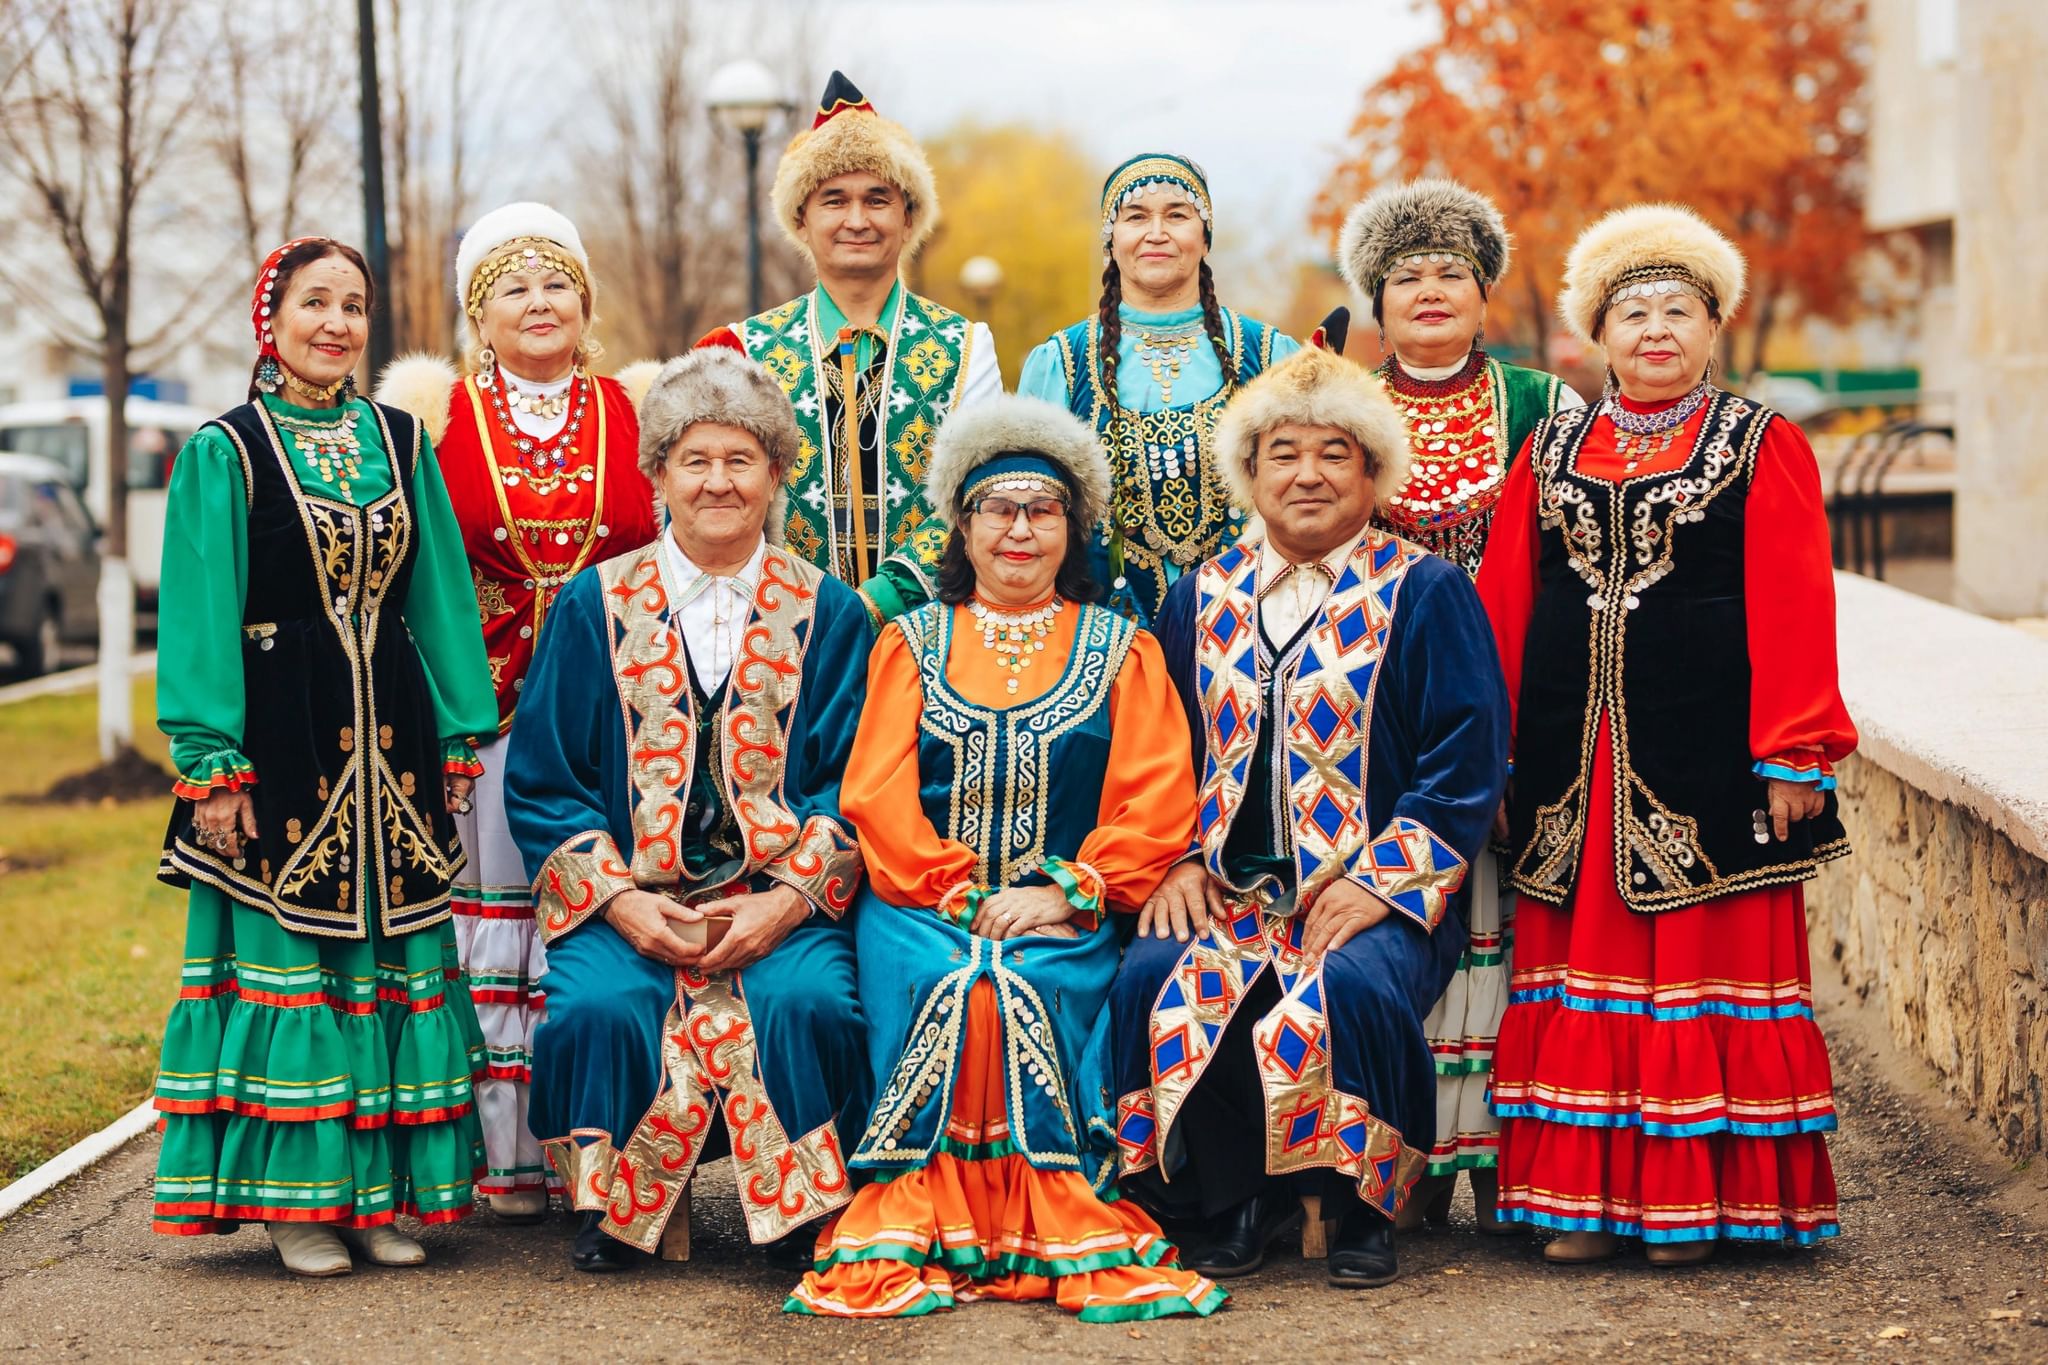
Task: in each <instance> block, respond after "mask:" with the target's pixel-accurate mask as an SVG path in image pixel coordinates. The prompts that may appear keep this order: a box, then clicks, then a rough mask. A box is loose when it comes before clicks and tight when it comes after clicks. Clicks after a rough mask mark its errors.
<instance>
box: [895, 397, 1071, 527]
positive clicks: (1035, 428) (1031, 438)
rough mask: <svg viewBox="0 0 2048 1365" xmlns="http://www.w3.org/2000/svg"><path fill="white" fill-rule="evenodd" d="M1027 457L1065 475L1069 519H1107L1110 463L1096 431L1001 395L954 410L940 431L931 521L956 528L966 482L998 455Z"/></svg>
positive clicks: (929, 491) (931, 472) (928, 494)
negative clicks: (1040, 458)
mask: <svg viewBox="0 0 2048 1365" xmlns="http://www.w3.org/2000/svg"><path fill="white" fill-rule="evenodd" d="M1023 452H1035V453H1037V454H1039V455H1043V456H1045V458H1046V459H1048V460H1050V461H1052V463H1053V464H1055V465H1057V466H1058V467H1059V468H1060V469H1062V470H1064V471H1065V472H1066V481H1067V486H1068V487H1070V488H1071V489H1073V497H1072V501H1071V504H1070V506H1069V509H1068V516H1069V518H1070V519H1073V520H1077V521H1080V522H1081V523H1082V524H1083V525H1086V526H1095V525H1097V524H1099V523H1100V522H1101V521H1102V519H1103V518H1104V517H1105V516H1107V515H1108V514H1109V460H1108V458H1107V457H1106V456H1104V455H1103V453H1102V447H1101V446H1100V445H1099V444H1097V443H1096V440H1095V431H1094V428H1092V427H1090V426H1089V425H1088V424H1087V423H1086V422H1084V421H1082V420H1081V419H1080V418H1078V417H1076V416H1074V414H1073V413H1071V412H1069V411H1067V410H1066V409H1065V408H1063V407H1060V406H1059V405H1058V404H1056V403H1048V402H1046V401H1045V400H1044V399H1042V398H1027V397H1025V396H1024V395H1022V394H1002V395H1000V396H998V397H995V398H990V399H987V400H985V401H983V402H980V403H976V404H974V405H973V406H972V407H966V408H956V409H954V411H953V413H952V415H950V416H949V417H947V418H946V420H945V422H944V424H942V425H941V426H940V427H939V435H938V439H937V440H936V441H934V442H933V444H932V458H931V465H930V466H929V467H928V468H927V469H926V470H925V477H924V491H925V498H926V500H927V501H928V502H930V503H931V508H932V515H933V516H934V517H936V518H937V519H938V520H939V522H940V523H941V524H943V525H945V526H948V527H950V526H952V525H954V523H955V521H956V520H957V514H958V512H959V499H960V492H961V489H962V488H963V487H964V486H965V485H966V483H967V478H968V476H969V475H970V474H972V473H973V472H974V471H975V470H976V469H979V468H980V467H981V466H982V465H984V464H986V463H988V461H990V460H992V459H994V458H995V457H996V456H998V455H1005V454H1013V453H1023Z"/></svg>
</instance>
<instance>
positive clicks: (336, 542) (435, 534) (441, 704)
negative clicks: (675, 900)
mask: <svg viewBox="0 0 2048 1365" xmlns="http://www.w3.org/2000/svg"><path fill="white" fill-rule="evenodd" d="M322 427H325V428H327V429H328V434H327V436H326V437H325V438H324V439H323V438H322V437H321V435H320V430H319V429H320V428H322ZM344 432H352V434H353V436H354V439H355V443H356V446H357V450H356V451H355V452H352V453H351V454H350V458H348V459H341V458H338V455H337V452H338V450H340V449H344V448H345V446H346V442H345V440H344V441H343V442H342V444H341V445H340V446H337V444H336V442H335V440H334V438H335V437H336V436H337V435H340V434H342V433H344ZM394 433H396V437H394ZM323 444H324V445H325V446H326V454H325V456H324V457H323V456H322V455H321V454H320V453H319V451H318V449H317V447H318V446H320V445H323ZM394 451H396V454H394V453H393V452H394ZM301 523H303V527H304V534H303V535H301V534H299V528H300V525H301ZM164 533H165V534H164V565H163V577H162V589H161V599H160V612H159V615H160V620H161V628H160V637H159V642H158V691H157V703H158V719H157V723H158V726H159V727H160V728H161V729H162V730H163V731H164V733H165V734H167V735H169V736H170V738H171V752H172V759H173V761H174V762H175V764H176V765H177V768H178V772H179V777H178V782H177V788H176V790H177V795H178V797H179V804H178V809H177V812H176V813H175V814H174V816H173V818H172V825H171V833H170V835H169V836H168V837H167V839H166V851H165V860H164V870H163V873H162V875H163V876H164V877H165V879H166V880H169V881H172V882H173V883H174V884H177V885H181V886H186V887H189V900H188V905H187V922H186V939H185V955H184V964H183V978H182V981H181V984H180V989H179V992H178V999H177V1002H176V1004H174V1005H173V1006H172V1009H171V1014H170V1019H169V1022H168V1024H167V1025H166V1028H165V1031H164V1046H163V1056H162V1062H161V1071H160V1073H159V1076H158V1081H157V1091H156V1097H157V1108H158V1109H159V1110H160V1111H161V1112H162V1113H163V1114H164V1139H163V1148H162V1152H161V1155H160V1157H159V1161H158V1167H157V1179H156V1205H155V1227H156V1230H157V1231H159V1232H164V1233H170V1234H174V1235H175V1234H193V1233H202V1232H227V1231H232V1230H233V1229H234V1228H235V1226H236V1225H237V1223H238V1222H239V1221H241V1220H261V1221H271V1222H324V1223H340V1224H346V1225H350V1226H355V1227H368V1226H373V1225H376V1224H381V1223H388V1222H390V1221H391V1220H392V1219H393V1218H394V1217H395V1216H396V1215H397V1214H399V1213H407V1214H412V1215H416V1216H417V1217H419V1218H420V1219H422V1220H423V1221H427V1222H445V1221H450V1220H453V1219H457V1218H460V1217H462V1216H464V1215H465V1214H467V1213H468V1212H469V1211H470V1210H471V1208H472V1207H473V1204H474V1196H473V1193H472V1186H473V1183H474V1181H475V1180H476V1179H477V1178H478V1177H479V1176H480V1175H481V1174H482V1172H483V1168H484V1160H483V1145H482V1137H481V1132H480V1130H479V1127H478V1123H477V1117H476V1114H475V1103H474V1098H473V1095H472V1090H471V1086H472V1083H473V1080H474V1078H475V1077H476V1076H477V1075H478V1074H479V1072H480V1070H481V1068H482V1066H483V1061H484V1054H483V1043H482V1036H481V1033H480V1032H479V1030H478V1028H477V1023H476V1017H475V1014H474V1012H473V1010H472V1008H471V1005H470V1002H469V996H468V992H467V991H466V990H465V989H464V988H463V984H462V981H461V975H460V972H459V970H458V968H457V965H456V957H455V936H454V931H453V927H452V924H451V923H450V921H449V919H448V912H447V892H446V887H445V876H446V875H452V869H454V868H459V867H460V866H461V863H462V853H461V850H460V847H459V845H458V844H457V842H456V841H455V839H454V837H453V835H452V833H451V832H448V831H451V830H452V826H451V825H450V824H448V822H447V821H446V818H445V812H444V811H440V810H437V809H436V807H437V806H438V805H439V803H440V802H441V801H442V790H441V788H442V773H443V771H455V772H469V773H474V772H475V771H477V768H476V760H475V753H474V749H473V747H472V745H473V742H474V737H475V736H478V735H488V734H491V733H493V732H494V730H495V728H496V725H497V704H496V701H495V699H494V696H493V693H492V689H491V678H490V671H489V668H488V665H487V664H486V663H485V656H484V650H483V639H482V634H481V631H480V628H479V624H478V616H477V607H476V600H475V595H474V593H473V591H472V589H471V585H470V577H469V569H468V565H467V562H466V560H465V557H464V554H463V547H462V538H461V534H460V532H459V530H458V529H457V526H456V522H455V516H454V512H453V510H452V509H451V508H450V506H449V502H448V495H447V492H446V490H445V488H444V487H443V486H442V483H441V476H440V472H439V469H438V467H437V465H436V462H435V461H434V459H433V458H432V455H431V452H430V451H429V450H428V449H427V445H426V441H425V438H424V437H423V436H420V435H418V434H417V433H416V431H415V429H414V428H413V426H412V425H411V424H410V422H409V420H408V419H405V418H403V416H402V415H401V414H396V413H393V412H391V411H389V410H380V409H377V408H374V407H373V406H372V405H371V404H368V403H364V402H360V401H357V402H353V403H350V404H349V405H347V406H346V407H344V408H335V409H329V410H325V411H316V410H310V409H301V408H295V407H293V406H291V405H289V404H286V403H283V402H280V401H279V400H277V399H274V398H267V397H266V398H264V399H263V400H262V403H261V406H260V407H258V406H256V405H251V406H250V407H247V408H242V409H237V410H236V411H235V412H233V413H230V414H228V415H227V416H226V417H225V418H223V419H222V421H221V422H219V423H214V424H209V425H208V426H207V427H206V428H204V429H203V430H201V431H200V432H199V433H198V434H197V435H195V436H194V437H193V438H192V439H191V441H190V442H188V443H187V444H186V446H185V448H184V449H183V450H182V451H181V452H180V453H179V455H178V457H177V461H176V463H175V465H174V466H173V472H172V477H171V485H170V491H169V508H168V511H167V514H166V517H165V527H164ZM316 547H317V548H316ZM357 579H361V580H362V581H361V582H357V581H356V580H357ZM337 583H338V584H340V585H342V586H343V587H345V588H346V591H344V592H341V593H339V594H338V595H337V596H336V597H335V598H334V599H333V601H332V613H331V619H330V618H329V615H328V612H327V610H326V608H327V606H328V601H329V599H328V598H327V597H326V595H325V592H324V591H323V592H322V594H321V596H320V597H319V598H318V599H317V600H318V602H319V603H320V605H321V608H322V609H321V611H320V612H319V613H318V614H317V615H309V616H306V617H303V618H292V617H290V616H289V614H288V613H279V614H278V615H279V619H278V620H276V621H253V622H252V621H251V620H250V619H249V617H250V616H251V615H261V614H266V611H265V609H264V606H263V604H264V603H265V602H266V600H268V599H275V598H276V597H277V595H278V593H279V592H280V591H281V590H280V589H279V588H278V587H277V585H278V584H287V585H291V587H290V588H289V591H292V592H302V593H304V595H305V596H306V597H307V599H308V600H313V599H312V592H313V589H314V587H318V588H321V589H332V588H333V587H335V585H336V584H337ZM252 584H253V587H252ZM380 584H381V585H383V586H384V587H385V588H387V589H388V592H385V593H383V594H382V595H380V594H379V592H378V591H376V589H377V588H378V587H379V585H380ZM394 614H395V615H396V617H397V618H398V619H397V620H396V621H394V620H393V619H392V618H393V616H394ZM373 644H374V648H373V647H372V646H373ZM315 646H321V647H325V648H330V649H333V650H334V651H335V652H334V655H333V657H335V658H344V657H345V658H346V660H347V661H348V662H347V663H345V664H344V665H343V666H342V667H340V668H339V669H329V668H319V667H310V666H306V665H304V664H301V663H300V662H299V660H300V659H302V658H303V659H308V660H312V659H319V658H321V657H322V655H321V654H320V653H319V650H318V649H317V648H315ZM273 650H275V651H276V652H275V653H273V652H272V651H273ZM295 650H297V651H299V652H296V653H295V652H294V651H295ZM379 660H381V662H376V661H379ZM373 663H375V665H376V667H378V668H381V669H382V670H383V672H384V673H385V674H387V675H392V674H396V675H400V677H401V681H402V682H404V683H406V684H408V685H409V687H410V691H409V692H404V693H403V698H401V699H404V698H409V699H410V700H411V703H412V704H411V706H410V707H409V708H407V707H402V706H399V705H397V704H396V702H395V701H394V700H393V698H394V696H396V695H398V692H399V691H402V689H398V690H395V689H394V688H393V686H392V685H391V684H389V683H387V682H380V683H378V684H377V685H376V686H372V684H371V682H370V680H369V670H370V669H371V668H372V665H373ZM351 670H353V671H354V673H355V675H356V676H355V677H354V678H351V677H349V676H348V675H349V673H350V672H351ZM336 672H338V673H339V674H340V675H341V676H340V677H339V679H336V678H334V677H332V676H327V677H323V676H320V674H322V673H326V674H330V675H331V674H333V673H336ZM323 693H326V694H329V695H339V696H344V697H346V698H348V699H349V703H350V704H351V705H353V706H354V707H355V708H356V709H355V711H354V713H353V716H352V717H351V719H352V720H353V722H354V723H353V724H351V725H349V726H346V727H343V728H342V729H340V730H339V731H338V735H339V741H338V743H339V748H340V749H341V750H343V751H345V752H342V753H340V754H339V755H333V754H328V755H325V756H314V757H311V758H308V759H306V760H304V762H303V763H302V762H301V761H299V760H298V759H297V758H295V757H294V758H292V759H291V760H290V761H284V760H283V759H280V761H278V762H277V763H276V764H274V765H271V764H269V763H267V761H266V759H265V754H266V753H269V754H276V755H286V754H289V753H290V752H291V750H290V747H289V746H288V745H285V744H282V743H280V742H278V741H277V740H275V739H270V740H267V741H265V747H264V748H263V749H260V750H259V749H258V748H257V746H256V744H255V743H254V742H253V740H252V739H251V736H254V735H262V734H269V735H273V736H274V735H276V734H277V733H279V732H280V726H281V725H282V728H283V730H284V731H286V732H289V730H290V729H291V728H292V726H293V725H294V724H296V719H295V718H296V717H298V716H300V715H304V714H308V712H307V706H308V703H307V701H306V698H307V697H308V696H311V697H316V698H317V697H319V696H320V695H322V694H323ZM280 717H282V718H283V720H282V722H280ZM429 718H430V720H429ZM429 723H430V724H431V726H432V728H433V729H434V731H435V733H434V734H431V735H417V734H407V733H404V731H405V730H406V729H407V728H413V729H417V728H420V727H421V726H424V725H427V724H429ZM321 737H322V736H321V735H315V736H312V737H310V738H307V739H305V741H304V745H303V747H304V748H305V749H306V751H307V752H308V753H309V754H311V753H312V752H313V751H314V750H315V749H317V748H319V747H320V746H319V745H317V744H316V743H315V742H314V741H315V740H316V739H319V738H321ZM358 741H360V743H359V744H358ZM327 747H328V748H330V749H332V748H334V747H336V745H335V742H334V741H333V740H332V739H331V738H330V740H329V742H328V744H327ZM416 760H417V761H416ZM323 763H324V764H326V765H327V767H326V769H324V770H323V769H322V768H321V766H320V765H321V764H323ZM337 764H338V765H339V766H336V765H337ZM430 764H431V767H430V766H429V765H430ZM267 766H269V767H271V768H272V770H271V771H266V767H267ZM416 770H418V771H416ZM329 772H332V773H335V774H339V775H340V776H338V777H335V778H330V776H329V775H328V773H329ZM316 773H317V774H318V775H317V777H316V776H315V774H316ZM331 781H332V782H333V783H334V786H335V790H334V791H333V793H332V796H333V799H331V800H330V792H329V787H330V782H331ZM316 782H317V788H318V790H317V792H315V791H313V790H312V788H313V787H314V786H315V783H316ZM266 783H267V784H270V785H269V789H267V790H266V788H265V785H264V784H266ZM291 784H298V785H301V786H304V787H306V788H307V789H308V790H307V792H305V793H303V794H302V795H303V796H304V799H305V800H307V801H311V802H313V803H314V804H313V805H312V806H311V807H310V809H312V810H314V811H321V810H323V808H324V810H325V812H326V813H325V814H324V815H322V816H321V817H320V818H319V819H318V820H317V821H315V822H313V824H314V827H313V828H312V829H310V830H307V829H302V828H301V825H302V822H301V820H299V819H297V818H292V819H289V820H285V819H282V818H280V817H279V816H278V815H277V814H276V812H278V811H281V810H283V809H285V807H282V806H278V805H277V804H276V803H277V802H278V801H280V800H283V799H285V798H286V797H287V796H288V795H290V794H289V793H285V792H283V791H281V790H280V788H281V787H283V786H286V785H291ZM349 784H357V786H355V787H351V786H350V785H349ZM221 788H226V789H229V790H236V791H240V790H243V789H249V790H250V791H251V794H252V796H255V797H257V798H258V810H259V818H258V827H259V837H258V839H256V840H255V841H253V842H252V843H251V844H250V845H249V847H248V848H246V849H245V850H244V851H243V852H244V856H243V857H241V858H238V859H234V860H232V861H230V860H227V859H226V857H225V855H224V854H217V853H213V852H211V851H209V850H206V849H204V848H203V847H202V846H200V845H198V843H197V840H196V839H195V838H193V835H192V829H191V825H190V819H191V812H192V804H191V803H193V802H195V801H197V800H200V799H203V798H204V797H205V796H206V795H207V794H208V793H209V792H211V791H213V790H216V789H221ZM351 792H359V795H357V797H356V799H355V800H354V801H353V802H352V801H351V799H350V793H351ZM337 811H338V812H339V813H340V816H341V818H340V819H339V820H336V819H334V818H333V817H334V814H335V812H337ZM352 811H353V812H354V813H355V816H356V818H354V819H351V818H349V816H350V814H351V812H352ZM262 812H271V818H269V819H265V818H264V816H263V814H262ZM276 824H283V825H285V826H286V828H284V829H278V828H275V827H273V826H274V825H276ZM322 848H325V849H326V850H327V855H326V859H325V861H326V862H327V863H328V864H331V866H330V868H329V871H328V875H327V879H326V880H325V881H322V880H320V879H318V878H314V877H312V876H311V875H310V874H309V873H308V872H307V870H306V869H307V868H309V867H310V866H311V864H308V863H307V862H306V855H308V854H314V855H317V854H318V853H319V850H320V849H322ZM319 861H321V860H320V859H319V858H318V857H317V856H316V857H315V859H314V862H316V863H317V862H319ZM274 864H275V865H274ZM337 868H338V869H339V871H338V872H336V871H335V870H334V869H337ZM295 869H298V870H297V871H295ZM350 869H354V870H355V871H356V873H357V876H356V878H355V881H356V882H357V883H358V884H357V885H356V886H353V887H352V886H351V885H350V881H349V879H348V878H347V873H348V871H349V870H350ZM373 869H374V870H373ZM422 869H426V870H422ZM294 887H296V888H297V889H296V890H294V889H292V888H294ZM337 888H338V890H337ZM437 888H438V889H437ZM316 891H320V892H322V893H323V894H324V895H325V900H324V901H322V900H319V898H318V897H316V895H315V894H314V893H315V892H316Z"/></svg>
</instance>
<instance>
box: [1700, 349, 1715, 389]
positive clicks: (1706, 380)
mask: <svg viewBox="0 0 2048 1365" xmlns="http://www.w3.org/2000/svg"><path fill="white" fill-rule="evenodd" d="M1700 382H1701V383H1702V384H1711V383H1713V382H1714V357H1712V356H1708V357H1707V372H1706V373H1705V374H1703V375H1701V376H1700Z"/></svg>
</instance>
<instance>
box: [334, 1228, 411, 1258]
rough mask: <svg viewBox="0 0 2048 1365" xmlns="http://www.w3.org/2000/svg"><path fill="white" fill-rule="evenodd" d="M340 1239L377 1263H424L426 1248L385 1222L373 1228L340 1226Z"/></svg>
mask: <svg viewBox="0 0 2048 1365" xmlns="http://www.w3.org/2000/svg"><path fill="white" fill-rule="evenodd" d="M340 1231H341V1240H342V1241H344V1242H346V1243H348V1244H349V1245H350V1246H352V1247H354V1248H355V1249H356V1250H357V1251H359V1252H361V1253H362V1254H363V1255H365V1256H367V1257H369V1258H370V1260H371V1261H372V1262H374V1263H375V1264H377V1265H425V1264H426V1260H427V1249H426V1248H425V1247H423V1246H421V1245H420V1244H419V1243H418V1242H415V1241H414V1240H413V1239H412V1238H410V1237H408V1236H406V1235H405V1234H404V1233H402V1232H400V1231H399V1230H398V1229H397V1228H395V1227H392V1226H391V1225H390V1224H389V1223H385V1224H383V1225H382V1226H380V1227H374V1228H342V1229H340Z"/></svg>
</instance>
